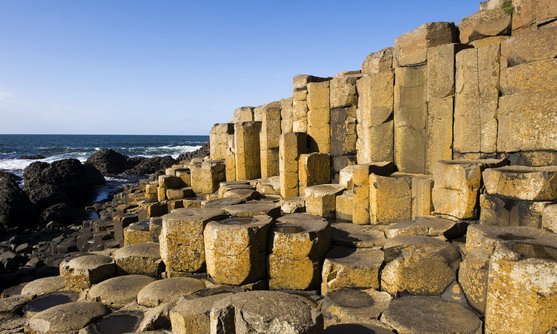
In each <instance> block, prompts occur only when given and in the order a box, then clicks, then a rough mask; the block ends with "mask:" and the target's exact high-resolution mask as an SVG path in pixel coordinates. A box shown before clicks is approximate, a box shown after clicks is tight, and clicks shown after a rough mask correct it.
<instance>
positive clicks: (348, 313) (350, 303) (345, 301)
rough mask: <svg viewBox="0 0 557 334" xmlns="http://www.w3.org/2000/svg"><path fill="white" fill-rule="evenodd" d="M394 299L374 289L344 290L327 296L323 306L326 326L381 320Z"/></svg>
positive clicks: (322, 310)
mask: <svg viewBox="0 0 557 334" xmlns="http://www.w3.org/2000/svg"><path fill="white" fill-rule="evenodd" d="M392 299H393V297H391V295H389V294H388V293H386V292H379V291H376V290H374V289H368V290H358V289H342V290H337V291H333V292H330V293H328V294H327V296H325V298H324V299H323V303H322V305H321V312H323V317H324V318H325V325H326V326H331V325H334V324H339V323H360V324H365V323H370V322H371V323H373V322H374V319H377V318H379V315H381V313H383V312H384V311H385V310H386V309H387V307H389V303H390V302H391V300H392Z"/></svg>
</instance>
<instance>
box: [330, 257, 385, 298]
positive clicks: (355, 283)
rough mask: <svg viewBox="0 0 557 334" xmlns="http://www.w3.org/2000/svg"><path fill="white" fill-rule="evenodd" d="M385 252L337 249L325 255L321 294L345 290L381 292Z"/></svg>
mask: <svg viewBox="0 0 557 334" xmlns="http://www.w3.org/2000/svg"><path fill="white" fill-rule="evenodd" d="M383 259H384V256H383V251H381V250H376V249H355V248H344V247H335V248H332V249H331V250H329V251H328V252H327V254H325V261H324V262H323V271H322V274H321V275H322V283H321V294H322V295H326V294H328V293H330V292H331V291H334V290H339V289H345V288H357V289H367V288H373V289H377V290H379V283H380V278H379V275H380V274H379V273H380V271H381V267H382V265H383Z"/></svg>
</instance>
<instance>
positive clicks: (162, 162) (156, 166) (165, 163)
mask: <svg viewBox="0 0 557 334" xmlns="http://www.w3.org/2000/svg"><path fill="white" fill-rule="evenodd" d="M130 161H133V162H134V164H135V166H134V167H133V168H131V169H128V170H126V171H125V172H124V174H126V175H147V174H153V173H156V172H158V171H160V170H164V169H165V168H168V167H170V166H172V165H174V164H175V163H176V160H174V158H172V157H171V156H170V155H165V156H161V157H153V158H141V157H139V158H130Z"/></svg>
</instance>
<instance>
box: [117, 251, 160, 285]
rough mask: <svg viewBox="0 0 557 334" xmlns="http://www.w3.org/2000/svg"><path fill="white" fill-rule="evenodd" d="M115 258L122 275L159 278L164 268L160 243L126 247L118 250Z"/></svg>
mask: <svg viewBox="0 0 557 334" xmlns="http://www.w3.org/2000/svg"><path fill="white" fill-rule="evenodd" d="M113 256H114V262H116V267H117V270H118V272H119V273H120V274H138V275H148V276H154V277H157V276H159V275H160V273H161V272H162V271H163V268H164V264H163V262H162V260H161V255H160V247H159V244H158V243H146V244H135V245H129V246H125V247H122V248H120V249H118V250H116V251H115V252H114V255H113Z"/></svg>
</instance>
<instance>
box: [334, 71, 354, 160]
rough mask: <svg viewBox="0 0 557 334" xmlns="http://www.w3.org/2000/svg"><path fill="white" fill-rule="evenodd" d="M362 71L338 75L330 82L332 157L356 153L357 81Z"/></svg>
mask: <svg viewBox="0 0 557 334" xmlns="http://www.w3.org/2000/svg"><path fill="white" fill-rule="evenodd" d="M361 76H362V75H361V73H360V71H353V72H343V73H339V74H337V75H336V76H335V77H334V78H333V79H331V81H330V108H331V116H330V126H331V135H330V137H331V156H342V155H354V154H355V153H356V138H357V135H356V106H357V104H358V93H357V91H356V81H357V80H358V78H360V77H361Z"/></svg>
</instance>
